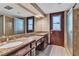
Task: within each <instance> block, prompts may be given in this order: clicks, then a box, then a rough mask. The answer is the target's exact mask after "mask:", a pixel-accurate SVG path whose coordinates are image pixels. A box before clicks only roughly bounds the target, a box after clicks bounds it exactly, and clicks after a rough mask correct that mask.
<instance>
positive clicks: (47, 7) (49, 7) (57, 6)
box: [37, 3, 74, 14]
mask: <svg viewBox="0 0 79 59" xmlns="http://www.w3.org/2000/svg"><path fill="white" fill-rule="evenodd" d="M37 5H38V6H39V7H40V8H41V9H42V10H43V11H44V12H45V13H46V14H48V13H54V12H60V11H64V10H68V9H70V8H71V7H73V5H74V3H45V4H44V3H41V4H40V3H38V4H37Z"/></svg>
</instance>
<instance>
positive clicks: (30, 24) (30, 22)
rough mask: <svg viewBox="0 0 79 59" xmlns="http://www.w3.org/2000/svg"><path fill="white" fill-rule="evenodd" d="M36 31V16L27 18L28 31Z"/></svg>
mask: <svg viewBox="0 0 79 59" xmlns="http://www.w3.org/2000/svg"><path fill="white" fill-rule="evenodd" d="M33 31H34V17H28V18H27V32H33Z"/></svg>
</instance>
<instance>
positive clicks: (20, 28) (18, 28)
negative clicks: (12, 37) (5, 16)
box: [14, 18, 24, 34]
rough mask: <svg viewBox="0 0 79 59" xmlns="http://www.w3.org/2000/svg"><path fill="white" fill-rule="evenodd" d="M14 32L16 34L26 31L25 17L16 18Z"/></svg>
mask: <svg viewBox="0 0 79 59" xmlns="http://www.w3.org/2000/svg"><path fill="white" fill-rule="evenodd" d="M14 32H15V34H23V33H24V20H23V19H21V18H15V20H14Z"/></svg>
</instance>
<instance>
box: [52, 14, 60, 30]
mask: <svg viewBox="0 0 79 59" xmlns="http://www.w3.org/2000/svg"><path fill="white" fill-rule="evenodd" d="M52 20H53V21H52V29H53V31H60V30H61V16H60V15H58V16H53V17H52Z"/></svg>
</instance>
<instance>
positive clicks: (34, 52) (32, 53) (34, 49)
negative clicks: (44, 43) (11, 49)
mask: <svg viewBox="0 0 79 59" xmlns="http://www.w3.org/2000/svg"><path fill="white" fill-rule="evenodd" d="M31 56H36V48H33V49H32V50H31Z"/></svg>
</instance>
